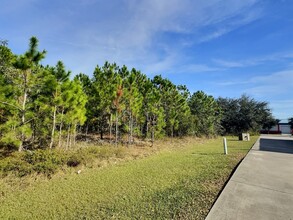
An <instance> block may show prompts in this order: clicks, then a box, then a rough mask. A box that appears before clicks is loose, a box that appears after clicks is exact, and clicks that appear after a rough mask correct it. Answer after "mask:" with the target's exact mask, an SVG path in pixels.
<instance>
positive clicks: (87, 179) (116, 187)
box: [0, 137, 256, 219]
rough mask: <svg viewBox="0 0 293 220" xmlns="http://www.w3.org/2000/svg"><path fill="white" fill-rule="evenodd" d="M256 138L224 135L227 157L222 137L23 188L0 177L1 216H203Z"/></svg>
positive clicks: (184, 142)
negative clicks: (247, 139)
mask: <svg viewBox="0 0 293 220" xmlns="http://www.w3.org/2000/svg"><path fill="white" fill-rule="evenodd" d="M255 140H256V137H253V138H252V140H251V141H250V142H239V141H236V139H233V138H228V150H229V154H228V155H223V146H222V139H221V138H219V139H213V140H197V141H194V140H191V139H186V140H174V141H173V143H172V146H173V147H172V146H171V147H170V148H164V150H162V151H160V152H159V153H157V154H153V155H152V156H149V157H146V158H143V159H139V160H132V161H128V162H120V163H117V164H116V165H115V164H112V165H108V166H106V167H104V168H99V169H86V170H85V171H84V172H82V173H81V174H80V175H77V174H74V175H73V174H64V175H59V176H55V177H53V178H52V179H51V180H46V181H45V180H40V181H37V182H36V183H31V184H30V186H23V187H13V186H12V183H10V184H8V183H7V181H6V182H5V181H4V180H2V181H0V219H204V218H205V216H206V215H207V213H208V211H209V209H210V207H211V205H212V204H213V202H214V200H215V199H216V197H217V195H218V193H219V191H220V190H221V188H222V186H223V185H224V183H225V181H226V180H227V179H228V177H229V175H230V173H231V172H232V170H233V169H234V167H235V166H236V165H237V163H238V162H239V161H240V160H241V159H242V158H243V156H245V154H246V153H247V151H248V150H249V148H250V147H251V146H252V144H253V143H254V142H255ZM31 178H32V177H31ZM23 184H25V182H24V183H23ZM8 185H9V186H8Z"/></svg>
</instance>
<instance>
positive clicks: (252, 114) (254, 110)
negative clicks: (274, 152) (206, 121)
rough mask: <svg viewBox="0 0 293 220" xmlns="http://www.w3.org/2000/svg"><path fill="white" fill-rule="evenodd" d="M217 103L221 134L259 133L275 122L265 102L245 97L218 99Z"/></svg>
mask: <svg viewBox="0 0 293 220" xmlns="http://www.w3.org/2000/svg"><path fill="white" fill-rule="evenodd" d="M217 101H218V104H219V106H220V107H221V110H222V119H221V126H222V128H223V133H227V134H235V135H237V134H239V133H242V132H248V131H251V132H259V130H260V129H261V128H263V127H264V126H265V127H268V123H270V121H272V120H275V119H273V117H272V113H271V110H270V108H269V107H268V103H267V102H259V101H256V100H254V99H253V98H251V97H249V96H246V95H242V96H241V97H240V98H239V99H229V98H219V99H218V100H217ZM270 126H271V125H270Z"/></svg>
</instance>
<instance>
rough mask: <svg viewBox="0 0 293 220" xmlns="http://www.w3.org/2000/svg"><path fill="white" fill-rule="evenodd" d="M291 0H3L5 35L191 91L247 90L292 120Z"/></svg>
mask: <svg viewBox="0 0 293 220" xmlns="http://www.w3.org/2000/svg"><path fill="white" fill-rule="evenodd" d="M292 11H293V2H292V1H290V0H111V1H109V0H63V1H60V0H50V1H45V0H1V7H0V39H6V40H8V43H9V47H10V48H11V49H12V50H13V52H14V53H17V54H21V53H23V52H24V51H25V50H26V49H27V47H28V40H29V38H30V37H31V36H36V37H37V38H38V39H39V40H40V46H39V47H40V49H46V50H47V51H48V54H47V57H46V59H45V60H44V61H43V64H50V65H55V64H56V63H57V61H58V60H62V61H63V62H64V63H65V65H66V67H67V68H68V69H69V70H71V71H72V72H73V74H78V73H80V72H83V73H86V74H88V75H90V76H91V75H92V73H93V70H94V68H95V66H96V65H103V64H104V62H105V61H106V60H108V61H109V62H116V63H117V64H118V65H123V64H125V65H126V66H128V67H129V68H132V67H135V68H136V69H138V70H141V71H142V72H143V73H145V74H146V75H148V76H149V77H153V76H154V75H156V74H161V75H162V76H163V77H167V78H169V79H170V80H171V81H172V82H173V83H175V84H184V85H187V87H188V88H189V90H190V91H191V92H195V91H197V90H203V91H204V92H206V93H208V94H210V95H213V96H214V97H216V98H217V97H219V96H221V97H231V98H238V97H240V96H241V94H244V93H245V94H247V95H249V96H251V97H253V98H255V99H256V100H259V101H267V102H269V103H270V107H271V108H272V110H273V114H274V116H275V117H276V118H279V119H287V118H288V117H293V92H292V88H293V44H292V42H293V41H292V39H293V13H292Z"/></svg>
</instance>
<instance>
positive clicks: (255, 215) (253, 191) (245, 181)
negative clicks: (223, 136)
mask: <svg viewBox="0 0 293 220" xmlns="http://www.w3.org/2000/svg"><path fill="white" fill-rule="evenodd" d="M206 219H207V220H217V219H223V220H224V219H225V220H227V219H233V220H235V219H248V220H253V219H257V220H260V219H264V220H269V219H292V220H293V138H292V137H278V136H261V137H260V139H259V140H258V141H257V142H256V144H255V145H254V146H253V148H252V149H251V150H250V151H249V153H248V154H247V156H246V157H245V158H244V160H243V161H242V162H241V164H240V165H239V167H238V168H237V170H236V171H235V173H234V174H233V176H232V177H231V179H230V180H229V182H228V183H227V185H226V187H225V188H224V190H223V191H222V193H221V195H220V197H219V198H218V200H217V201H216V203H215V204H214V206H213V208H212V209H211V211H210V213H209V215H208V216H207V218H206Z"/></svg>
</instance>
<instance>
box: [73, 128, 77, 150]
mask: <svg viewBox="0 0 293 220" xmlns="http://www.w3.org/2000/svg"><path fill="white" fill-rule="evenodd" d="M76 130H77V124H75V125H74V130H73V146H75V144H76Z"/></svg>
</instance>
